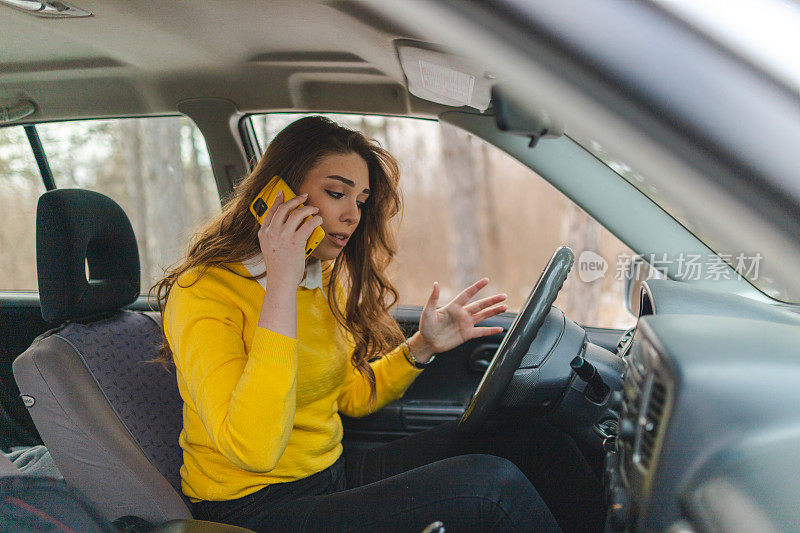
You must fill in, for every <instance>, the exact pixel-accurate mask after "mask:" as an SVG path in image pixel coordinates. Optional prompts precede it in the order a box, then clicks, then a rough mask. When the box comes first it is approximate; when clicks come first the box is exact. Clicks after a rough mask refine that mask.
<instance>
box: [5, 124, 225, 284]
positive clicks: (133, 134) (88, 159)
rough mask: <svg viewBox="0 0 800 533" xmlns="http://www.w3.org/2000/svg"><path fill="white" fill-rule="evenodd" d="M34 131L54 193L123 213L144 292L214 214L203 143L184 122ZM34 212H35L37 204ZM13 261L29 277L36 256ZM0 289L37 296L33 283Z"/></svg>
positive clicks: (213, 191) (63, 126)
mask: <svg viewBox="0 0 800 533" xmlns="http://www.w3.org/2000/svg"><path fill="white" fill-rule="evenodd" d="M36 129H37V131H38V134H39V137H40V139H41V142H42V146H43V148H44V152H45V155H46V156H47V160H48V162H49V164H50V168H51V170H52V173H53V178H54V181H55V184H56V187H57V188H82V189H90V190H93V191H97V192H100V193H102V194H105V195H106V196H109V197H110V198H112V199H114V200H115V201H116V202H117V203H118V204H120V205H121V206H122V208H123V209H124V210H125V213H126V214H127V215H128V218H130V220H131V224H132V226H133V230H134V233H135V234H136V239H137V242H138V244H139V259H140V262H141V272H142V277H141V290H142V293H146V292H147V291H148V290H149V288H150V287H151V286H152V285H153V284H154V283H155V281H157V280H158V279H159V278H160V277H161V276H162V275H163V269H164V268H165V267H168V266H169V265H171V264H173V263H174V262H175V261H177V260H178V259H180V257H181V256H182V255H183V254H184V252H185V248H186V246H187V243H188V242H189V240H190V237H191V236H192V234H193V233H194V232H195V231H196V229H197V228H198V226H199V225H200V224H202V223H203V222H205V221H207V220H208V219H210V218H211V217H212V216H213V215H215V214H218V213H219V212H220V209H221V208H220V201H219V194H218V192H217V188H216V183H215V182H214V178H213V175H212V171H211V166H210V161H209V156H208V152H207V150H206V146H205V140H204V139H203V137H202V135H201V133H200V131H199V130H198V129H197V127H196V126H195V125H194V124H193V123H192V122H191V121H190V120H189V119H187V118H185V117H154V118H131V119H114V120H87V121H72V122H60V123H48V124H39V125H37V126H36ZM20 131H21V128H20ZM22 135H23V139H24V132H23V133H22ZM27 150H28V152H30V151H31V150H30V148H29V147H28V148H27ZM33 168H34V169H36V167H35V161H34V167H33ZM37 174H38V171H37ZM38 179H39V181H40V182H41V178H38ZM41 190H43V189H40V191H39V192H41ZM3 196H4V199H5V196H6V194H5V192H4V193H3ZM33 205H34V208H33V212H34V213H35V199H34V201H33ZM26 224H28V226H29V233H30V235H27V234H26V237H25V239H26V241H28V242H30V243H31V245H30V246H31V247H35V238H34V237H33V231H34V226H35V217H31V216H29V217H28V220H27V221H26ZM26 231H28V230H26ZM26 246H27V244H26ZM14 261H15V262H18V263H20V267H19V268H27V269H29V270H30V269H32V270H33V271H34V272H35V258H34V257H21V256H20V257H15V259H14ZM4 281H5V280H4ZM12 282H13V281H12ZM6 287H7V288H16V289H36V283H35V280H33V283H31V281H30V280H28V281H27V282H26V284H25V286H18V287H12V286H9V285H8V284H6V285H5V287H3V288H6Z"/></svg>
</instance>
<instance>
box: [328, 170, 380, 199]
mask: <svg viewBox="0 0 800 533" xmlns="http://www.w3.org/2000/svg"><path fill="white" fill-rule="evenodd" d="M325 177H326V178H330V179H332V180H339V181H341V182H342V183H344V184H345V185H349V186H350V187H355V186H356V182H354V181H353V180H349V179H347V178H343V177H342V176H337V175H335V174H334V175H333V176H325ZM361 192H363V193H364V194H370V193H371V192H372V191H370V190H369V189H364V190H363V191H361Z"/></svg>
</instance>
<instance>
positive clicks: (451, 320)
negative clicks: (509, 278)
mask: <svg viewBox="0 0 800 533" xmlns="http://www.w3.org/2000/svg"><path fill="white" fill-rule="evenodd" d="M488 283H489V278H483V279H480V280H478V281H476V282H475V283H473V284H472V285H470V286H469V287H467V288H466V289H464V290H463V291H461V292H460V293H459V294H458V296H456V297H455V298H453V299H452V300H451V301H450V302H449V303H448V304H447V305H445V306H443V307H439V308H438V309H437V307H436V303H437V302H438V301H439V284H438V283H434V284H433V291H432V292H431V296H430V298H428V303H427V304H425V308H424V309H423V310H422V316H421V317H420V321H419V334H420V335H421V337H422V338H421V339H420V340H421V341H423V343H424V345H426V346H425V347H424V348H423V349H422V353H425V354H426V355H427V353H426V352H428V350H426V349H425V348H428V349H429V350H430V352H431V353H441V352H446V351H447V350H452V349H453V348H455V347H456V346H458V345H460V344H462V343H464V342H466V341H468V340H470V339H474V338H476V337H484V336H486V335H496V334H498V333H502V332H503V328H501V327H475V324H477V323H478V322H480V321H482V320H485V319H487V318H489V317H492V316H495V315H497V314H499V313H502V312H503V311H505V310H506V309H508V306H507V305H505V304H501V302H503V301H505V299H506V295H505V294H495V295H494V296H488V297H486V298H482V299H480V300H476V301H474V302H472V303H469V301H470V299H472V297H473V296H475V295H476V294H477V293H478V292H479V291H480V290H481V289H483V288H484V287H486V285H487V284H488ZM412 349H413V348H412ZM415 357H416V353H415ZM423 358H424V359H427V357H424V356H423ZM423 362H424V361H423Z"/></svg>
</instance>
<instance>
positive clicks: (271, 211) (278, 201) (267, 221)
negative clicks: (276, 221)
mask: <svg viewBox="0 0 800 533" xmlns="http://www.w3.org/2000/svg"><path fill="white" fill-rule="evenodd" d="M282 203H283V191H278V194H277V196H276V197H275V201H274V202H272V205H271V206H269V209H267V214H266V215H264V221H263V222H262V223H261V228H262V229H263V228H267V227H269V225H270V223H271V222H272V217H274V216H275V211H277V210H278V207H280V205H281V204H282Z"/></svg>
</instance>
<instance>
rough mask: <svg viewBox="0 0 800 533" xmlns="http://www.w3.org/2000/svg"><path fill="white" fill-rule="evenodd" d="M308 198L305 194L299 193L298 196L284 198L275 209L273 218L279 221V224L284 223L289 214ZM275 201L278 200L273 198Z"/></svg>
mask: <svg viewBox="0 0 800 533" xmlns="http://www.w3.org/2000/svg"><path fill="white" fill-rule="evenodd" d="M278 194H283V192H282V191H281V192H279V193H278ZM307 199H308V195H307V194H301V195H300V196H295V197H294V198H292V199H290V200H286V201H285V202H283V203H282V204H281V205H279V206H278V208H277V209H276V210H275V215H274V216H273V220H275V221H277V222H280V223H281V224H286V221H287V220H288V218H289V215H291V214H292V212H293V211H294V210H295V209H296V208H297V207H298V206H300V204H302V203H303V202H305V201H306V200H307ZM275 203H276V204H277V203H278V200H277V199H276V200H275Z"/></svg>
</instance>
